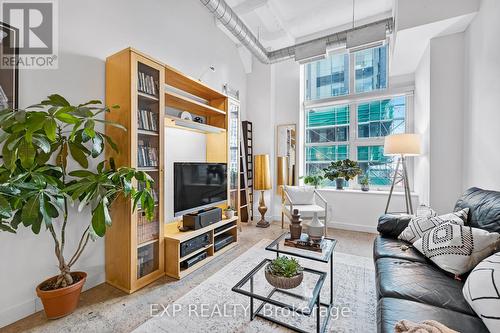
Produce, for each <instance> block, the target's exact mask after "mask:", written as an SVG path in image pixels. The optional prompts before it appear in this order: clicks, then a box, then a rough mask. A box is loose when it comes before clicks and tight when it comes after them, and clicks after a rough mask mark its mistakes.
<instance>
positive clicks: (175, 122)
mask: <svg viewBox="0 0 500 333" xmlns="http://www.w3.org/2000/svg"><path fill="white" fill-rule="evenodd" d="M165 126H166V127H182V128H185V129H188V130H192V131H196V132H200V133H223V132H225V131H226V130H225V129H224V128H220V127H217V126H211V125H207V124H200V123H197V122H196V121H192V120H188V119H181V118H179V117H175V116H170V115H166V116H165Z"/></svg>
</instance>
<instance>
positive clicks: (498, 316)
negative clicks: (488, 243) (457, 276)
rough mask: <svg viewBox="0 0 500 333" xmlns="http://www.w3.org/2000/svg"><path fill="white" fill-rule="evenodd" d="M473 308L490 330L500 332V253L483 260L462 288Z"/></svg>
mask: <svg viewBox="0 0 500 333" xmlns="http://www.w3.org/2000/svg"><path fill="white" fill-rule="evenodd" d="M462 291H463V293H464V297H465V299H466V300H467V303H469V305H470V306H471V308H472V309H473V310H474V311H475V312H476V314H477V315H478V316H479V318H481V320H482V321H483V323H484V325H486V327H487V328H488V330H490V332H500V253H495V254H494V255H492V256H489V257H488V258H486V259H484V260H483V261H481V262H480V263H479V264H478V265H477V266H476V268H474V269H473V270H472V272H471V273H470V274H469V277H468V278H467V281H465V284H464V288H463V289H462Z"/></svg>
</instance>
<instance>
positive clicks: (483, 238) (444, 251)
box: [413, 223, 500, 275]
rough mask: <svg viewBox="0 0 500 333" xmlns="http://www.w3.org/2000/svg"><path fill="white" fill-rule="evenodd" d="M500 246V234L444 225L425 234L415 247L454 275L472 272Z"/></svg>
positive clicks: (451, 224) (449, 224)
mask: <svg viewBox="0 0 500 333" xmlns="http://www.w3.org/2000/svg"><path fill="white" fill-rule="evenodd" d="M499 244H500V234H498V233H496V232H488V231H486V230H482V229H478V228H471V227H468V226H462V225H457V224H454V223H444V224H442V225H440V226H438V227H436V228H434V229H432V230H430V231H428V232H426V233H424V235H423V236H422V238H420V239H419V240H418V241H416V242H415V243H414V244H413V246H415V248H416V249H417V250H418V251H419V252H421V253H422V254H423V255H424V256H425V257H426V258H429V259H430V260H432V261H433V262H434V263H435V264H436V265H438V266H439V267H440V268H442V269H443V270H445V271H447V272H450V273H452V274H455V275H462V274H464V273H467V272H470V271H471V270H472V269H473V268H474V267H475V266H476V265H477V264H479V262H480V261H481V260H483V259H484V258H486V257H488V256H489V255H491V254H492V253H493V252H494V251H495V250H496V249H497V247H498V246H499Z"/></svg>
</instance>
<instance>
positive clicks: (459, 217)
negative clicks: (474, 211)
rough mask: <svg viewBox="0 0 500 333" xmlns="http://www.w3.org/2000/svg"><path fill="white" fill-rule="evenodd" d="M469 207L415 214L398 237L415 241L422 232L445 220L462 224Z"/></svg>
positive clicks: (465, 219)
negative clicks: (451, 211)
mask: <svg viewBox="0 0 500 333" xmlns="http://www.w3.org/2000/svg"><path fill="white" fill-rule="evenodd" d="M468 214H469V208H464V209H462V210H459V211H458V212H453V213H449V214H444V215H440V216H417V217H414V218H412V219H411V221H410V223H408V226H407V227H406V229H405V230H403V232H402V233H401V234H400V235H399V237H398V238H399V239H401V240H404V241H407V242H410V243H415V242H416V241H417V240H418V239H420V237H422V235H423V234H424V232H426V231H429V230H431V229H432V228H435V227H437V226H438V225H441V224H443V223H446V222H452V223H456V224H459V225H464V224H465V222H466V221H467V215H468Z"/></svg>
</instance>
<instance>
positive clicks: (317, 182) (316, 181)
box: [300, 173, 325, 189]
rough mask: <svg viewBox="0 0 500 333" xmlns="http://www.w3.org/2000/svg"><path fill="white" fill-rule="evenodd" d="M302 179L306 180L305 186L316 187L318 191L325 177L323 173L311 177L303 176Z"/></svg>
mask: <svg viewBox="0 0 500 333" xmlns="http://www.w3.org/2000/svg"><path fill="white" fill-rule="evenodd" d="M300 179H304V184H306V185H311V186H314V188H316V189H317V188H318V187H320V186H321V184H323V181H324V179H325V177H323V174H322V173H315V174H312V175H309V176H302V177H300Z"/></svg>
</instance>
